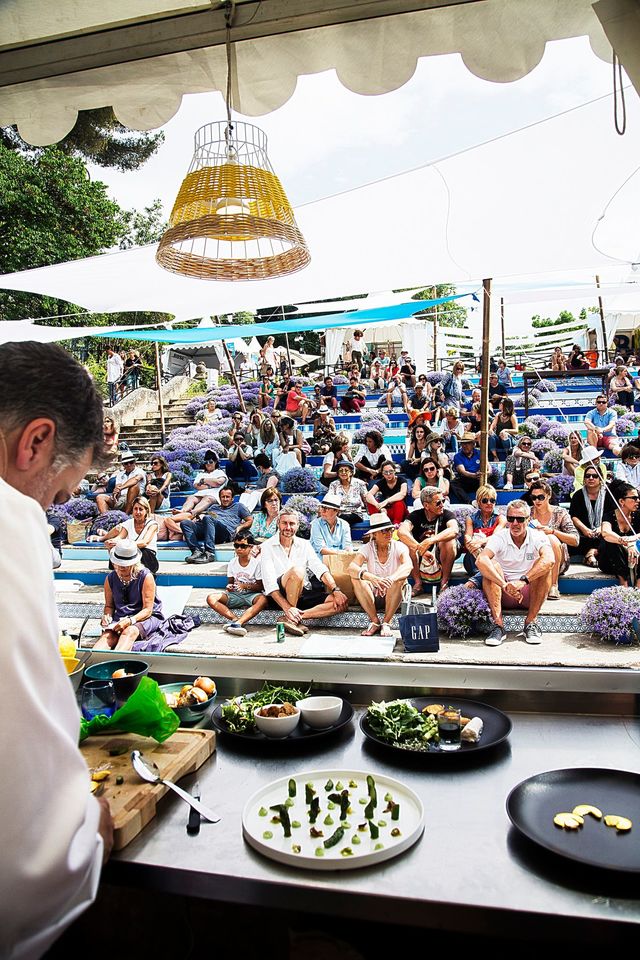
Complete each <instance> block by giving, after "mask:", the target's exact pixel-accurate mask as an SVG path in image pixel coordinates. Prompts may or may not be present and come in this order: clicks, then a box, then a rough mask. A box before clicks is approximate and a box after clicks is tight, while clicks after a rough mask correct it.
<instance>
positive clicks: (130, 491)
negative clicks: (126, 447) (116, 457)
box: [96, 453, 147, 514]
mask: <svg viewBox="0 0 640 960" xmlns="http://www.w3.org/2000/svg"><path fill="white" fill-rule="evenodd" d="M146 482H147V478H146V476H145V473H144V470H143V469H142V467H138V466H136V458H135V457H134V455H133V454H132V453H125V454H123V456H122V470H119V471H118V472H117V473H116V485H115V487H114V488H113V493H99V494H98V496H97V497H96V506H97V508H98V510H99V511H100V513H106V512H107V510H124V512H125V513H128V514H131V511H132V510H133V501H134V500H135V499H136V497H139V496H141V495H142V493H144V489H145V486H146Z"/></svg>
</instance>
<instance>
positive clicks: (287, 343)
mask: <svg viewBox="0 0 640 960" xmlns="http://www.w3.org/2000/svg"><path fill="white" fill-rule="evenodd" d="M280 309H281V310H282V319H283V320H284V319H285V316H284V304H282V306H281V307H280ZM284 342H285V343H286V345H287V362H288V364H289V376H293V364H292V363H291V350H290V349H289V334H288V333H287V331H286V330H285V332H284ZM274 373H275V371H274Z"/></svg>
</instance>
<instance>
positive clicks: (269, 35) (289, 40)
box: [0, 0, 638, 145]
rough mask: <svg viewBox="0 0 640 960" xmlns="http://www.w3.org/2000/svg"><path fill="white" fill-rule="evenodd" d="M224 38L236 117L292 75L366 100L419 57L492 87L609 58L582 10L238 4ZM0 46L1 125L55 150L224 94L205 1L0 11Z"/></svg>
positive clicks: (596, 26) (15, 6) (399, 80)
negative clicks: (554, 56) (320, 80)
mask: <svg viewBox="0 0 640 960" xmlns="http://www.w3.org/2000/svg"><path fill="white" fill-rule="evenodd" d="M620 2H621V0H618V3H620ZM637 2H638V0H626V3H627V5H629V4H637ZM214 6H215V5H214ZM596 6H598V5H597V4H596ZM425 8H426V9H425ZM606 13H607V16H608V22H612V21H614V20H615V17H614V16H613V15H612V14H611V12H610V11H609V10H608V9H607V11H606ZM631 16H632V15H631ZM363 17H368V19H363ZM629 19H631V17H630V18H629ZM624 33H625V34H626V35H628V33H629V27H628V26H626V27H625V28H624ZM233 36H234V39H235V40H236V41H237V42H236V44H235V56H236V58H237V76H238V85H237V90H236V91H235V97H234V102H235V106H236V108H237V109H238V110H239V111H240V112H241V113H244V114H245V115H249V116H258V115H261V114H265V113H268V112H270V111H272V110H275V109H276V108H278V107H280V106H281V105H282V104H283V103H285V102H286V101H287V100H288V99H289V98H290V97H291V96H292V94H293V93H294V91H295V88H296V83H297V79H298V77H299V76H302V75H306V74H314V73H318V72H321V71H325V70H331V69H335V71H336V74H337V76H338V78H339V79H340V81H341V82H342V83H343V84H344V86H345V87H347V88H348V89H350V90H352V91H353V92H355V93H360V94H365V95H375V94H383V93H387V92H389V91H391V90H395V89H397V88H398V87H400V86H402V85H403V84H405V83H406V82H407V81H408V80H409V79H410V78H411V77H412V75H413V73H414V70H415V67H416V62H417V60H418V58H420V57H425V56H433V55H441V54H450V53H460V55H461V56H462V58H463V60H464V63H465V65H466V66H467V68H468V69H469V70H470V71H471V72H472V73H473V74H475V75H476V76H478V77H481V78H483V79H485V80H492V81H496V82H501V83H505V82H510V81H514V80H518V79H520V78H521V77H523V76H525V75H526V74H527V73H529V72H530V71H531V70H532V69H533V68H534V67H535V66H536V65H537V64H538V63H539V62H540V60H541V58H542V56H543V54H544V48H545V44H546V43H547V42H548V41H551V40H560V39H565V38H569V37H578V36H588V37H589V40H590V42H591V46H592V48H593V50H594V51H595V53H596V54H597V55H598V56H600V57H601V58H603V59H609V58H610V56H611V46H610V43H609V41H608V40H607V37H606V36H605V33H604V31H603V28H602V26H601V25H600V21H599V18H598V15H597V12H595V11H594V8H593V6H592V2H591V0H535V2H532V0H478V2H473V0H458V2H457V3H454V4H447V3H445V0H429V2H423V3H418V2H411V0H404V2H403V0H376V2H367V3H363V2H362V0H335V2H332V3H331V4H327V3H326V2H321V0H287V3H273V2H268V3H258V2H253V0H243V2H240V3H238V4H237V10H236V15H235V26H234V34H233ZM0 37H2V49H1V50H0V84H2V86H3V90H2V96H1V97H0V125H3V126H4V125H8V124H13V123H15V124H17V125H18V129H19V131H20V134H21V136H22V137H24V139H26V140H27V141H29V142H30V143H33V144H40V145H43V144H47V143H53V142H55V141H57V140H59V139H61V138H62V137H63V136H65V135H66V134H67V133H68V132H69V130H71V128H72V127H73V125H74V123H75V120H76V116H77V113H78V111H79V110H87V109H92V108H95V107H103V106H113V108H114V110H115V112H116V115H117V117H118V118H119V119H120V120H121V121H122V123H124V124H125V125H127V126H129V127H132V128H134V129H138V130H150V129H153V128H156V127H159V126H161V125H162V124H164V123H166V122H167V121H168V120H169V119H170V118H171V117H172V116H173V115H174V114H175V113H176V112H177V110H178V108H179V106H180V103H181V100H182V97H183V95H184V94H189V93H202V92H207V91H211V90H219V91H222V90H224V87H225V83H226V63H225V49H224V12H223V10H222V9H220V8H217V9H212V8H211V5H210V4H209V2H205V0H199V2H194V0H170V2H168V0H131V2H125V0H102V2H100V3H98V2H97V0H56V2H55V3H41V2H38V3H34V2H28V3H25V2H24V0H5V2H3V3H2V4H0ZM629 47H630V49H629V50H625V52H624V57H629V58H633V57H634V51H633V47H632V45H631V44H630V45H629ZM636 56H637V53H636ZM623 62H625V59H624V58H623ZM629 73H630V75H631V76H632V75H633V70H632V69H631V68H630V69H629ZM632 79H633V76H632Z"/></svg>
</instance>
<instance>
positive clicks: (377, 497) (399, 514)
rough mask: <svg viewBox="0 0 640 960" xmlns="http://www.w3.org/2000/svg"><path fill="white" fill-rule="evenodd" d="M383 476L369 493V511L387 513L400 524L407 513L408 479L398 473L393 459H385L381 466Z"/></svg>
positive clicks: (394, 521) (392, 520) (393, 520)
mask: <svg viewBox="0 0 640 960" xmlns="http://www.w3.org/2000/svg"><path fill="white" fill-rule="evenodd" d="M380 472H381V476H380V479H379V480H376V482H375V483H374V485H373V486H372V487H371V489H370V490H369V492H368V493H367V497H366V499H367V509H368V511H369V513H371V514H373V513H381V512H384V513H386V514H387V515H388V516H389V518H390V520H391V522H392V523H395V524H396V525H398V524H399V523H402V521H403V520H404V518H405V517H406V515H407V503H406V500H407V480H406V477H403V476H402V474H399V473H396V466H395V463H393V461H392V460H385V462H384V463H383V464H382V466H381V467H380Z"/></svg>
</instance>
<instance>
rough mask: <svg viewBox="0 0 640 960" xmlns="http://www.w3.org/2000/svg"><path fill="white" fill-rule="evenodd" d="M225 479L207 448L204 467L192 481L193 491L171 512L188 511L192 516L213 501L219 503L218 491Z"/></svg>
mask: <svg viewBox="0 0 640 960" xmlns="http://www.w3.org/2000/svg"><path fill="white" fill-rule="evenodd" d="M227 479H228V478H227V475H226V473H225V472H224V470H222V469H221V467H220V461H219V460H218V458H217V456H216V455H215V453H214V452H213V450H207V451H206V453H205V455H204V468H203V470H201V471H200V473H198V474H197V475H196V477H195V479H194V481H193V486H194V489H195V493H192V494H190V495H189V496H188V497H187V499H186V500H185V502H184V504H183V506H182V507H181V508H178V507H174V508H173V509H172V511H171V512H172V513H173V514H181V513H188V514H190V515H191V516H194V517H195V516H198V515H199V514H201V513H204V511H205V510H208V509H209V507H211V506H212V505H213V504H214V503H220V491H221V490H222V488H223V487H224V486H225V485H226V483H227ZM174 519H177V518H174Z"/></svg>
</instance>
